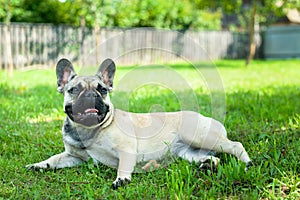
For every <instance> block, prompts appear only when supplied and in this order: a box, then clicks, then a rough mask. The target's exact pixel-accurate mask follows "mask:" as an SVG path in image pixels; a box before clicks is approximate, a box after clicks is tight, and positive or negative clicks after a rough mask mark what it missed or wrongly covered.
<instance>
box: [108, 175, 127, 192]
mask: <svg viewBox="0 0 300 200" xmlns="http://www.w3.org/2000/svg"><path fill="white" fill-rule="evenodd" d="M128 183H130V178H128V177H118V178H116V180H115V181H114V182H113V183H112V188H113V189H114V190H116V189H118V187H120V186H123V185H125V184H128Z"/></svg>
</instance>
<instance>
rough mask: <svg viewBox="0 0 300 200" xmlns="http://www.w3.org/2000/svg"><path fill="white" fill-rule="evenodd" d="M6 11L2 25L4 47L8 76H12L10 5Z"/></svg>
mask: <svg viewBox="0 0 300 200" xmlns="http://www.w3.org/2000/svg"><path fill="white" fill-rule="evenodd" d="M6 9H7V13H6V17H5V26H4V36H5V41H4V43H5V47H6V59H7V65H8V76H9V77H12V76H13V70H14V66H13V58H12V51H11V39H10V19H11V10H10V5H8V6H7V7H6Z"/></svg>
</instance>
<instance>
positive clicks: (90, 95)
mask: <svg viewBox="0 0 300 200" xmlns="http://www.w3.org/2000/svg"><path fill="white" fill-rule="evenodd" d="M84 96H85V97H99V95H98V94H97V93H96V92H94V91H87V92H85V93H84Z"/></svg>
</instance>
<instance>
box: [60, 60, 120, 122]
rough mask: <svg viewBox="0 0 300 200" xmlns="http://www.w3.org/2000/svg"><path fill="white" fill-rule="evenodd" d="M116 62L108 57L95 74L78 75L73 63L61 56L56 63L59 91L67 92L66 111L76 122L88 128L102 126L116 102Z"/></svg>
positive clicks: (65, 98) (65, 94) (65, 95)
mask: <svg viewBox="0 0 300 200" xmlns="http://www.w3.org/2000/svg"><path fill="white" fill-rule="evenodd" d="M115 70H116V67H115V63H114V62H113V61H112V60H111V59H106V60H105V61H103V63H102V64H101V65H100V67H99V69H98V72H97V73H96V75H95V76H77V75H76V73H75V70H74V68H73V66H72V63H71V62H70V61H69V60H67V59H61V60H60V61H58V63H57V65H56V76H57V90H58V91H59V92H60V93H62V94H63V95H64V111H65V113H66V114H67V116H68V117H69V119H70V120H72V121H73V122H75V123H77V124H80V125H82V126H85V127H95V126H97V125H100V124H101V123H102V122H103V121H104V120H105V119H106V118H107V117H109V116H107V115H109V114H110V113H111V112H110V111H111V109H113V105H112V104H111V102H110V98H109V92H110V91H111V90H112V86H113V79H114V74H115Z"/></svg>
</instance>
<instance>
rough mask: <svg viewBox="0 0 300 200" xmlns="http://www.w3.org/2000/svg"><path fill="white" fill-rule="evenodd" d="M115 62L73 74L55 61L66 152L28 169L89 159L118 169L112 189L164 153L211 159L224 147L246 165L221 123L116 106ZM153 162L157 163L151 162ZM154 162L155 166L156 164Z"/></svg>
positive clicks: (66, 65)
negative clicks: (113, 96) (87, 72)
mask: <svg viewBox="0 0 300 200" xmlns="http://www.w3.org/2000/svg"><path fill="white" fill-rule="evenodd" d="M115 71H116V66H115V63H114V61H113V60H111V59H106V60H105V61H103V62H102V64H101V65H100V67H99V69H98V72H97V73H96V75H95V76H77V75H76V73H75V70H74V68H73V66H72V63H71V62H70V61H69V60H67V59H65V58H63V59H61V60H59V61H58V63H57V65H56V76H57V90H58V92H60V93H62V94H63V95H64V112H65V113H66V119H65V121H64V125H63V128H62V133H63V142H64V147H65V151H64V152H62V153H60V154H57V155H54V156H52V157H50V158H49V159H47V160H44V161H42V162H39V163H35V164H30V165H27V166H26V167H27V168H28V169H40V168H44V169H50V168H52V169H59V168H64V167H72V166H76V165H79V164H81V163H83V162H85V161H88V160H89V159H90V158H92V159H93V160H94V162H95V163H98V162H100V163H103V164H105V165H108V166H111V167H115V168H117V178H116V179H115V181H113V183H112V187H113V189H117V188H118V187H119V186H121V185H123V184H124V183H129V182H130V181H131V174H132V173H133V171H134V168H135V166H136V164H137V163H141V162H149V163H147V164H146V165H145V166H144V168H145V169H146V168H147V169H149V164H151V163H153V162H154V163H155V164H156V160H162V159H163V158H164V157H165V156H166V155H167V154H168V153H170V154H171V155H174V156H177V157H180V158H183V159H186V160H188V161H189V162H196V163H200V164H201V163H202V164H201V165H200V166H204V164H205V163H208V162H209V163H212V164H213V165H214V166H217V164H218V163H219V158H217V157H215V156H213V155H212V154H211V153H210V152H211V151H213V152H225V153H229V154H232V155H234V156H236V157H237V158H238V159H240V160H241V161H243V162H245V163H246V166H250V165H251V159H250V158H249V156H248V153H247V152H246V150H245V149H244V147H243V145H242V144H241V143H240V142H235V141H231V140H229V139H228V138H227V133H226V130H225V128H224V126H223V125H222V124H221V123H220V122H218V121H216V120H214V119H212V118H209V117H205V116H203V115H201V114H199V113H196V112H192V111H179V112H160V113H139V114H138V113H131V112H126V111H122V110H119V109H115V108H114V105H113V104H112V102H111V101H110V96H109V93H110V92H111V91H112V89H113V80H114V75H115ZM156 165H157V164H156ZM157 166H159V165H157Z"/></svg>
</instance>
